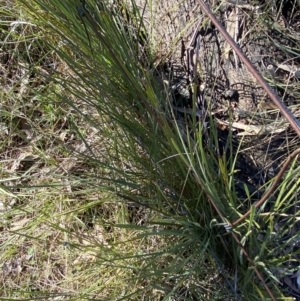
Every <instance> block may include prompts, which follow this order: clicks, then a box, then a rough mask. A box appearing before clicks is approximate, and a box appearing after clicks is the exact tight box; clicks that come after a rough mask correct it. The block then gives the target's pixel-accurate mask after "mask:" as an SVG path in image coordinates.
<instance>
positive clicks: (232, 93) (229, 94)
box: [224, 89, 239, 100]
mask: <svg viewBox="0 0 300 301" xmlns="http://www.w3.org/2000/svg"><path fill="white" fill-rule="evenodd" d="M224 97H225V98H226V99H229V100H237V99H238V97H239V92H238V91H237V90H235V89H229V90H227V91H225V93H224Z"/></svg>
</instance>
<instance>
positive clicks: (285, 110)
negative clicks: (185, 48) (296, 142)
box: [198, 0, 300, 137]
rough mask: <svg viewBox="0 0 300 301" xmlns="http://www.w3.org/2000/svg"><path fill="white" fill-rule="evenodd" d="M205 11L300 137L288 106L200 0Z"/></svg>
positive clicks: (200, 0)
mask: <svg viewBox="0 0 300 301" xmlns="http://www.w3.org/2000/svg"><path fill="white" fill-rule="evenodd" d="M198 2H199V4H200V6H201V8H202V9H203V11H204V12H205V13H206V14H207V15H208V16H209V18H210V20H211V21H212V22H213V23H214V25H215V26H216V27H217V29H218V30H219V31H220V32H221V34H222V35H223V37H224V38H225V39H226V41H227V42H228V43H229V44H230V46H231V47H232V48H233V50H234V51H235V52H236V54H237V55H238V57H239V58H240V59H241V61H242V62H243V63H244V64H245V65H246V66H247V68H248V69H249V71H250V72H251V73H252V74H253V76H254V77H255V78H256V79H257V80H258V82H259V83H260V84H261V86H262V87H263V88H264V89H265V91H266V92H267V94H268V95H269V97H270V98H271V99H272V101H273V102H274V104H275V105H276V106H277V107H278V109H279V110H280V112H281V113H282V115H283V116H285V118H286V119H287V120H288V122H289V123H290V125H291V127H292V128H293V129H294V130H295V132H296V133H297V135H298V136H299V137H300V122H299V120H297V119H296V118H295V116H294V115H293V114H292V112H291V111H290V110H289V109H288V108H287V107H286V105H285V104H284V103H283V102H282V101H281V99H280V98H279V97H278V95H277V94H275V93H274V91H273V90H272V89H271V87H270V85H269V84H268V83H267V82H266V81H265V80H264V78H263V77H262V76H261V75H260V73H259V72H258V71H257V70H256V69H255V67H254V66H253V65H252V64H251V62H250V61H249V59H248V58H247V57H246V56H245V55H244V53H243V52H242V50H241V49H240V48H239V46H238V45H237V44H236V43H235V41H234V40H233V38H232V37H231V36H230V35H229V34H228V32H227V31H226V30H225V28H224V27H223V26H222V25H221V24H220V22H219V21H218V20H217V18H216V17H215V16H214V15H213V13H212V12H211V11H210V9H209V8H208V7H207V6H206V4H205V3H204V2H203V1H202V0H198Z"/></svg>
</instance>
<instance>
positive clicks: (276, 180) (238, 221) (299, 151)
mask: <svg viewBox="0 0 300 301" xmlns="http://www.w3.org/2000/svg"><path fill="white" fill-rule="evenodd" d="M298 154H300V148H298V149H296V150H295V151H294V152H293V153H292V154H291V155H290V156H289V157H288V158H287V160H286V161H285V163H284V164H283V166H282V168H281V169H280V171H279V173H278V175H277V176H276V179H275V180H274V182H273V184H272V185H271V187H270V189H269V190H268V191H267V193H266V194H265V195H264V196H263V197H262V198H261V199H260V200H259V201H258V202H257V203H256V204H255V205H254V207H255V208H258V207H260V206H261V205H263V204H264V203H265V202H266V200H267V199H268V198H269V197H270V195H271V194H272V193H273V192H274V190H275V189H276V187H277V185H278V183H279V181H280V180H281V178H282V176H283V175H284V173H285V171H286V170H287V168H288V166H289V165H290V163H291V162H292V160H293V159H294V158H295V157H296V156H297V155H298ZM250 213H251V209H250V210H249V211H247V212H246V213H245V214H244V215H243V216H241V217H240V218H239V219H237V220H236V221H235V222H234V223H232V224H231V225H232V227H235V226H236V225H237V224H239V223H240V222H241V221H243V220H244V219H245V218H246V217H247V216H249V214H250Z"/></svg>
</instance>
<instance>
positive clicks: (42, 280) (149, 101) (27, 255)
mask: <svg viewBox="0 0 300 301" xmlns="http://www.w3.org/2000/svg"><path fill="white" fill-rule="evenodd" d="M8 4H9V2H3V1H2V2H1V14H2V15H3V18H2V20H3V21H1V29H2V31H1V38H2V41H4V43H3V44H2V54H1V73H2V79H1V85H2V87H3V89H2V92H1V107H0V110H1V123H0V135H1V141H2V142H1V148H0V149H1V159H0V166H1V169H0V170H1V171H0V173H1V182H0V193H1V201H0V221H1V224H0V225H1V226H0V231H1V239H0V242H1V252H0V262H1V272H0V291H1V292H2V293H1V297H2V298H3V299H5V300H26V299H27V300H28V299H29V300H31V299H41V300H262V299H264V300H267V298H269V295H268V292H267V291H266V286H267V287H270V288H271V289H272V292H273V294H274V295H275V296H276V298H281V300H282V299H284V300H289V299H288V298H286V297H284V293H283V291H282V290H281V288H280V287H279V286H278V283H279V280H280V279H281V278H282V277H283V275H285V273H286V269H288V268H290V269H291V271H289V272H292V268H291V265H289V263H290V260H291V254H293V253H296V252H297V250H294V249H293V248H292V247H291V246H292V244H291V243H290V242H291V241H292V240H293V239H295V238H296V237H297V230H296V228H292V226H294V225H295V224H297V218H296V216H297V212H295V210H297V207H294V206H293V202H294V201H295V200H297V201H298V194H299V188H298V187H299V180H298V176H297V175H299V168H300V167H299V166H298V165H297V163H296V162H293V164H292V166H291V167H290V169H289V170H288V172H287V174H286V176H285V178H284V180H283V181H282V182H281V184H280V185H279V186H278V188H277V194H275V196H274V197H273V199H272V202H271V203H270V205H269V207H266V208H260V210H257V211H255V210H252V212H251V214H250V215H249V217H247V218H246V219H245V220H243V222H242V223H240V224H239V225H238V226H237V227H236V228H234V230H233V233H234V234H235V235H236V236H237V237H238V238H239V242H236V241H235V240H234V239H233V236H232V233H231V232H230V231H229V232H227V231H226V230H225V228H224V226H228V225H229V223H231V222H234V221H235V220H237V219H238V218H239V217H240V216H242V215H243V214H244V213H245V212H246V211H247V210H248V209H250V208H251V204H252V203H253V202H252V199H253V198H254V197H253V195H251V193H250V192H249V191H248V190H247V187H246V186H245V187H244V190H245V194H246V196H247V197H240V196H239V195H238V193H237V191H236V179H235V174H236V170H235V164H236V160H237V155H238V154H237V153H236V152H234V151H233V146H232V143H231V140H230V139H229V140H228V142H227V154H226V153H224V155H222V154H220V153H219V152H218V151H217V150H218V143H219V140H218V135H217V133H218V130H217V128H216V127H215V123H214V122H213V120H212V119H211V120H210V121H209V127H210V131H208V132H206V131H205V128H204V124H203V123H201V122H198V121H197V120H196V119H193V120H191V121H190V122H189V124H188V127H184V128H182V125H181V124H179V123H177V122H176V119H175V118H174V112H173V110H172V104H171V99H170V93H169V91H168V89H167V87H164V83H163V81H161V80H160V78H159V76H158V72H157V69H156V66H155V55H156V53H155V51H154V50H155V48H154V47H153V45H148V43H150V41H151V38H153V37H147V34H146V33H147V28H146V26H145V24H144V22H143V19H142V17H141V14H140V11H139V10H138V9H137V6H136V5H135V3H134V2H132V3H131V5H129V6H125V5H123V6H122V5H121V4H120V3H118V2H116V3H115V4H111V3H104V2H103V3H99V2H98V1H89V2H87V3H86V2H85V1H78V2H74V1H59V0H51V1H46V2H45V1H38V0H36V1H32V0H30V1H29V0H28V1H16V4H17V5H16V6H14V8H13V9H11V6H9V5H8ZM190 132H192V133H193V135H190ZM205 135H208V136H205ZM207 141H209V143H208V142H207ZM228 154H229V157H228ZM270 184H271V181H270V182H268V183H266V184H265V185H266V189H267V186H269V185H270ZM286 191H288V193H286ZM263 209H265V210H263ZM288 209H290V211H289V210H288ZM292 211H293V212H292ZM283 215H285V216H286V221H287V222H286V224H285V225H286V226H285V225H284V223H283V220H282V216H283ZM278 224H280V225H282V226H281V230H277V229H278ZM227 229H228V227H227ZM290 231H294V232H293V234H292V235H290V238H289V240H288V241H285V242H284V245H283V244H282V243H281V240H282V239H283V238H284V237H285V236H286V235H287V233H290ZM293 243H294V242H293ZM243 248H245V249H246V250H247V256H246V255H245V253H243ZM287 249H289V250H288V251H287ZM254 268H255V269H256V270H257V271H258V273H259V274H260V275H263V276H262V277H263V280H264V281H263V282H264V283H261V281H260V279H259V278H258V274H257V272H256V271H255V269H254ZM264 285H265V286H264ZM278 300H279V299H278Z"/></svg>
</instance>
